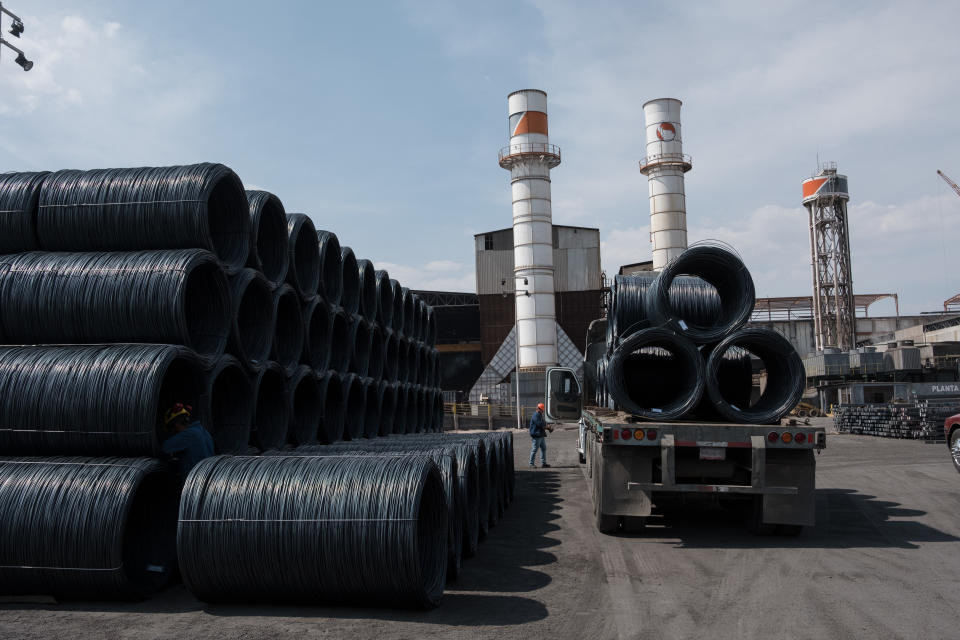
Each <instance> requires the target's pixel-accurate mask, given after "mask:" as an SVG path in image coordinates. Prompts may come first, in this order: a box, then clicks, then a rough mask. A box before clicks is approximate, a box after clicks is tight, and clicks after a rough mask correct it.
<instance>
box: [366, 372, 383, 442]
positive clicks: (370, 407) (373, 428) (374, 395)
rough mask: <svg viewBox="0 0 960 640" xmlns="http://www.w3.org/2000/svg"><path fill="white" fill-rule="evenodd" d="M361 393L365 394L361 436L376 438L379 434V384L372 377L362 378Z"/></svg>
mask: <svg viewBox="0 0 960 640" xmlns="http://www.w3.org/2000/svg"><path fill="white" fill-rule="evenodd" d="M363 394H364V396H365V401H364V408H363V436H364V437H365V438H376V437H379V435H380V413H381V406H380V400H381V398H380V384H379V383H378V382H377V381H376V380H374V379H372V378H365V379H364V380H363Z"/></svg>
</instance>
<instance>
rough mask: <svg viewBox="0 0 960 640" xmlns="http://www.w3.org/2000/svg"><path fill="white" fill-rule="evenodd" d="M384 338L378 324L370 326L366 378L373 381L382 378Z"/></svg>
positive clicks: (384, 355) (384, 354)
mask: <svg viewBox="0 0 960 640" xmlns="http://www.w3.org/2000/svg"><path fill="white" fill-rule="evenodd" d="M384 347H385V345H384V337H383V330H382V329H381V328H380V325H378V324H373V323H371V324H370V358H369V360H368V365H367V376H369V377H370V378H373V379H374V380H377V381H379V380H381V379H382V378H383V368H384V364H385V363H384V359H385V358H386V353H384Z"/></svg>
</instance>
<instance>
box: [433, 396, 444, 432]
mask: <svg viewBox="0 0 960 640" xmlns="http://www.w3.org/2000/svg"><path fill="white" fill-rule="evenodd" d="M433 424H434V426H433V431H434V433H440V432H442V431H443V394H442V393H441V392H440V390H439V389H437V390H435V391H434V394H433Z"/></svg>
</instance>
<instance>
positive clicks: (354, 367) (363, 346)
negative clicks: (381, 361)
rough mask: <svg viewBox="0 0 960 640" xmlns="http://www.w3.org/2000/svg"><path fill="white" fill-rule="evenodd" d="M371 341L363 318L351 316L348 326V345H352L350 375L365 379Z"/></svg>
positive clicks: (368, 364)
mask: <svg viewBox="0 0 960 640" xmlns="http://www.w3.org/2000/svg"><path fill="white" fill-rule="evenodd" d="M372 339H373V336H372V335H371V332H370V325H369V324H367V321H366V320H364V319H363V316H360V315H355V316H353V319H352V324H351V326H350V344H351V345H353V353H352V354H351V355H350V373H355V374H357V375H358V376H361V377H366V375H367V370H368V369H369V368H370V342H371V340H372Z"/></svg>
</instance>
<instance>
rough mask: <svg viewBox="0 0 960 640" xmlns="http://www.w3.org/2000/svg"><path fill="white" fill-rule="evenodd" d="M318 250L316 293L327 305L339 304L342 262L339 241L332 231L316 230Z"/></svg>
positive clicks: (341, 287)
mask: <svg viewBox="0 0 960 640" xmlns="http://www.w3.org/2000/svg"><path fill="white" fill-rule="evenodd" d="M317 242H318V243H319V251H320V281H319V282H320V287H319V288H318V289H317V294H318V295H320V297H322V298H323V299H324V300H326V301H327V304H329V305H338V304H340V295H341V294H342V292H343V271H342V269H343V264H342V263H341V262H340V241H339V240H338V239H337V235H336V234H335V233H333V232H332V231H317Z"/></svg>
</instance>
